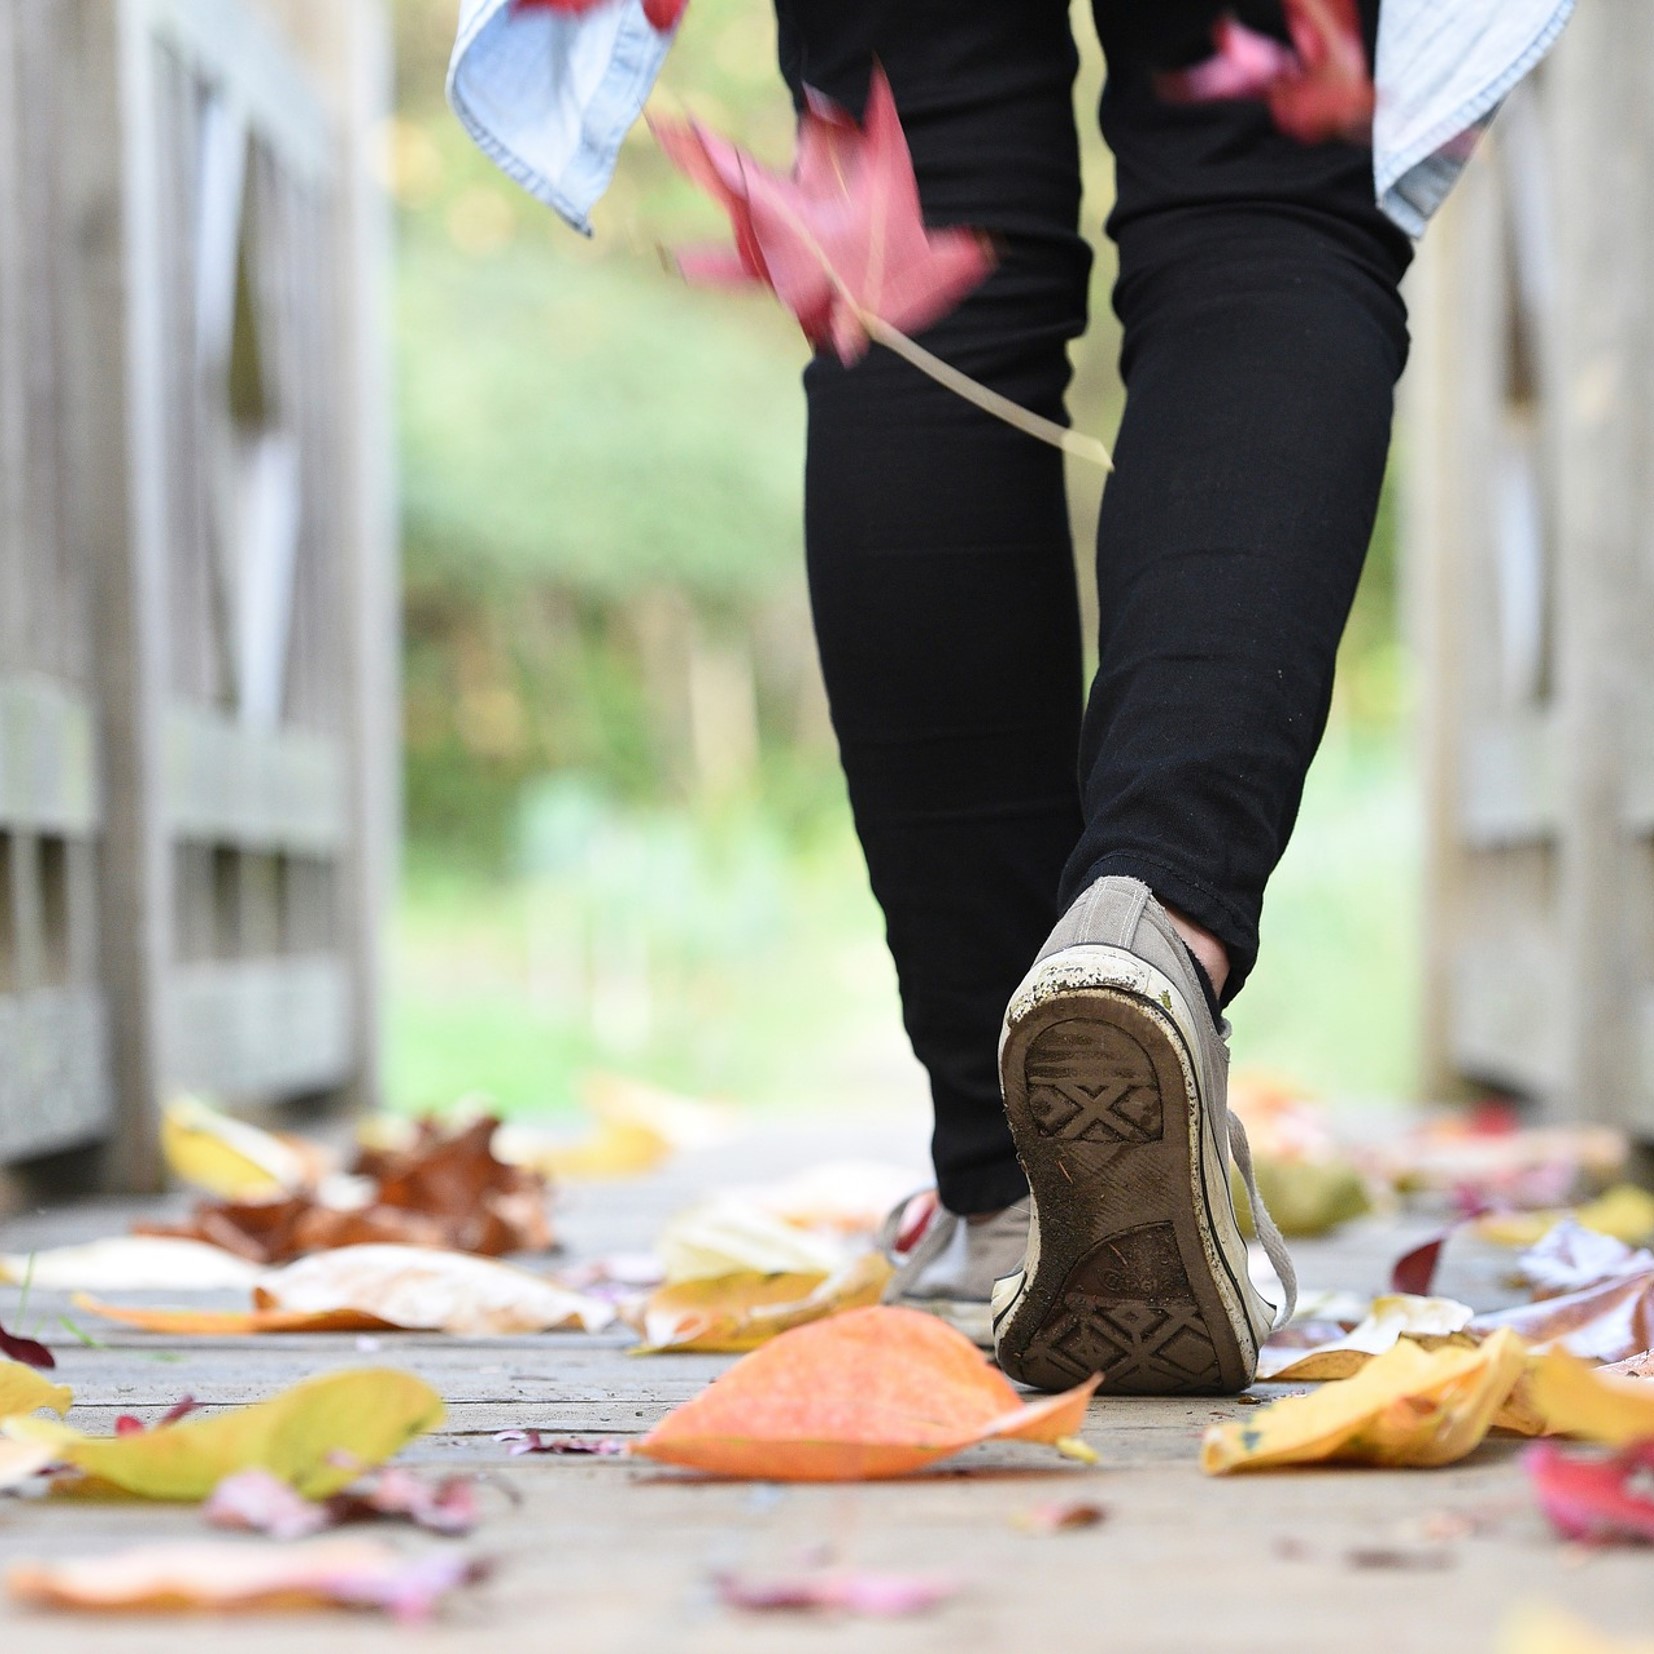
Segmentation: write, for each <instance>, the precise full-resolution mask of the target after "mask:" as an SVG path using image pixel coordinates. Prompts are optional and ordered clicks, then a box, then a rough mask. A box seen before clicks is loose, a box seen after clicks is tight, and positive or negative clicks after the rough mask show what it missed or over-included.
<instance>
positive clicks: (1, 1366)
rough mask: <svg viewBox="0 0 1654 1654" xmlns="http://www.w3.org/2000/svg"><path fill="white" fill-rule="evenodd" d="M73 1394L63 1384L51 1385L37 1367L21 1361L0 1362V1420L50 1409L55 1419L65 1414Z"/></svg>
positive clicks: (73, 1396)
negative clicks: (44, 1408) (56, 1416)
mask: <svg viewBox="0 0 1654 1654" xmlns="http://www.w3.org/2000/svg"><path fill="white" fill-rule="evenodd" d="M74 1399H75V1393H74V1391H73V1390H71V1389H70V1388H69V1386H68V1385H67V1384H53V1383H52V1382H51V1380H50V1379H45V1378H42V1377H41V1376H40V1373H39V1370H38V1369H37V1368H34V1367H31V1366H28V1365H26V1364H25V1363H23V1362H21V1361H0V1419H3V1418H10V1417H11V1415H12V1414H13V1413H33V1412H35V1411H37V1410H38V1409H40V1408H42V1407H47V1408H50V1409H51V1411H52V1412H54V1413H56V1414H57V1415H58V1417H59V1418H62V1416H63V1415H64V1414H65V1413H67V1412H68V1411H69V1405H70V1403H71V1402H73V1401H74Z"/></svg>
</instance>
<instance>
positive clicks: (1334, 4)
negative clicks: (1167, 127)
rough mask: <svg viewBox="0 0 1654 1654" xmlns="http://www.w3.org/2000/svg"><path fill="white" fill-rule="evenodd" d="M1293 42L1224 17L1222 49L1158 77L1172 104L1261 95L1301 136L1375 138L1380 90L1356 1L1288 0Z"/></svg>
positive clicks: (1217, 31) (1219, 34)
mask: <svg viewBox="0 0 1654 1654" xmlns="http://www.w3.org/2000/svg"><path fill="white" fill-rule="evenodd" d="M1283 10H1284V11H1285V14H1286V22H1287V28H1288V30H1289V32H1290V33H1291V36H1292V44H1291V46H1290V47H1288V46H1283V45H1282V44H1281V43H1280V42H1279V41H1278V40H1275V39H1272V38H1271V37H1270V36H1268V35H1263V34H1259V33H1257V32H1256V31H1255V30H1252V29H1249V28H1247V27H1246V25H1245V24H1244V23H1241V22H1239V21H1238V20H1237V19H1235V18H1234V17H1231V16H1228V15H1225V16H1223V17H1221V18H1220V19H1219V20H1218V22H1217V24H1216V26H1215V28H1214V30H1213V46H1214V47H1215V54H1214V55H1213V56H1212V57H1210V58H1208V59H1207V60H1206V61H1205V62H1204V63H1198V64H1196V65H1195V66H1194V67H1193V68H1192V69H1183V70H1179V71H1177V72H1176V73H1173V74H1166V75H1160V76H1157V77H1156V87H1157V89H1158V91H1159V93H1160V95H1161V96H1162V97H1163V98H1165V99H1166V100H1167V101H1168V102H1171V103H1207V102H1211V101H1213V100H1215V99H1229V98H1256V99H1261V100H1262V101H1263V102H1264V103H1267V104H1268V106H1269V113H1270V115H1271V117H1272V118H1273V119H1274V122H1275V124H1276V126H1277V127H1279V128H1280V130H1281V131H1282V132H1285V133H1286V134H1287V135H1288V136H1289V137H1293V138H1296V139H1297V140H1298V141H1299V142H1300V143H1306V144H1315V143H1323V142H1325V141H1326V140H1327V139H1329V138H1342V139H1344V140H1346V141H1347V142H1350V143H1363V144H1364V143H1370V142H1371V141H1372V121H1373V110H1374V108H1375V107H1376V94H1375V93H1374V91H1373V82H1372V76H1371V74H1370V73H1369V72H1368V67H1367V47H1366V42H1365V41H1364V40H1363V38H1362V33H1361V14H1360V12H1359V11H1358V10H1357V8H1356V4H1355V0H1283Z"/></svg>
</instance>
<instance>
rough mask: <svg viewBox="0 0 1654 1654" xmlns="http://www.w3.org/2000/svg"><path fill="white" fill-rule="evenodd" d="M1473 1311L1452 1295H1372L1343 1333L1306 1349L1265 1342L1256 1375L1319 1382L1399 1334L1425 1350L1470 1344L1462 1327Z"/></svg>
mask: <svg viewBox="0 0 1654 1654" xmlns="http://www.w3.org/2000/svg"><path fill="white" fill-rule="evenodd" d="M1475 1313H1476V1312H1475V1311H1474V1310H1473V1309H1472V1308H1471V1307H1470V1305H1469V1304H1461V1303H1460V1302H1459V1301H1458V1300H1457V1299H1456V1298H1420V1297H1415V1296H1413V1295H1412V1294H1410V1293H1405V1292H1396V1293H1390V1294H1387V1295H1385V1296H1384V1297H1380V1298H1375V1299H1373V1302H1372V1307H1371V1308H1370V1309H1369V1310H1368V1311H1367V1315H1366V1318H1365V1319H1364V1320H1363V1321H1362V1322H1361V1323H1360V1325H1359V1326H1357V1327H1355V1328H1354V1329H1353V1330H1352V1331H1350V1332H1348V1333H1346V1334H1345V1335H1344V1337H1342V1338H1338V1339H1334V1340H1332V1341H1331V1342H1329V1343H1326V1344H1317V1345H1315V1346H1314V1347H1313V1348H1310V1349H1307V1350H1291V1349H1278V1348H1271V1347H1270V1346H1268V1345H1266V1346H1265V1347H1264V1349H1263V1351H1262V1354H1261V1357H1260V1359H1259V1363H1258V1377H1259V1378H1261V1379H1267V1380H1268V1381H1269V1382H1270V1383H1272V1384H1286V1383H1295V1384H1302V1383H1306V1382H1314V1383H1317V1384H1321V1383H1325V1382H1327V1381H1328V1380H1330V1379H1338V1378H1349V1377H1351V1376H1352V1375H1353V1374H1355V1373H1358V1372H1360V1371H1361V1369H1362V1368H1363V1367H1365V1366H1366V1365H1367V1363H1368V1362H1369V1361H1370V1360H1372V1358H1373V1357H1374V1356H1375V1355H1381V1354H1383V1352H1384V1351H1385V1350H1387V1349H1391V1348H1393V1347H1394V1345H1395V1344H1396V1342H1397V1340H1398V1339H1402V1338H1409V1339H1412V1340H1413V1341H1414V1342H1415V1343H1418V1344H1420V1345H1422V1346H1423V1347H1424V1348H1425V1349H1438V1348H1440V1347H1441V1345H1442V1344H1444V1343H1446V1342H1449V1341H1451V1342H1454V1343H1457V1344H1460V1345H1462V1346H1464V1347H1465V1348H1469V1347H1470V1346H1471V1345H1473V1344H1474V1343H1475V1339H1473V1338H1469V1337H1466V1336H1465V1335H1464V1331H1463V1329H1464V1328H1465V1327H1467V1326H1468V1325H1469V1324H1470V1322H1471V1320H1472V1318H1473V1317H1474V1316H1475Z"/></svg>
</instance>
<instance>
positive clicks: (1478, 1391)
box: [1200, 1329, 1526, 1476]
mask: <svg viewBox="0 0 1654 1654" xmlns="http://www.w3.org/2000/svg"><path fill="white" fill-rule="evenodd" d="M1525 1356H1526V1347H1525V1346H1524V1345H1523V1343H1522V1340H1521V1339H1520V1338H1518V1337H1517V1336H1516V1335H1515V1334H1514V1333H1512V1332H1507V1331H1504V1330H1503V1329H1501V1330H1500V1331H1499V1332H1496V1333H1494V1334H1493V1336H1492V1337H1491V1338H1489V1339H1488V1340H1487V1341H1486V1342H1485V1343H1483V1344H1480V1345H1478V1346H1477V1347H1476V1348H1474V1349H1457V1348H1452V1347H1447V1348H1442V1349H1438V1350H1425V1349H1422V1348H1420V1346H1419V1345H1418V1344H1416V1343H1413V1342H1412V1341H1410V1340H1407V1339H1403V1340H1402V1341H1401V1342H1400V1343H1398V1344H1396V1345H1395V1346H1394V1347H1393V1348H1391V1349H1388V1350H1386V1351H1385V1352H1384V1353H1383V1354H1382V1355H1376V1356H1374V1357H1373V1358H1372V1359H1371V1360H1370V1361H1369V1362H1368V1363H1367V1365H1366V1366H1365V1367H1363V1368H1362V1369H1361V1371H1360V1372H1358V1373H1357V1374H1356V1375H1355V1376H1354V1377H1353V1378H1346V1379H1342V1380H1339V1381H1337V1382H1335V1383H1331V1384H1324V1385H1322V1386H1321V1388H1320V1389H1318V1390H1315V1391H1312V1392H1311V1393H1310V1394H1308V1395H1303V1396H1289V1397H1287V1398H1286V1399H1285V1400H1284V1401H1277V1402H1274V1403H1273V1404H1272V1405H1270V1406H1268V1407H1264V1408H1260V1409H1259V1410H1258V1411H1257V1412H1255V1413H1253V1414H1252V1415H1251V1417H1250V1418H1247V1419H1244V1420H1236V1421H1234V1422H1232V1423H1226V1424H1219V1425H1214V1426H1213V1427H1212V1428H1211V1429H1210V1430H1208V1431H1207V1432H1206V1439H1205V1441H1204V1442H1203V1443H1202V1444H1201V1454H1200V1466H1201V1469H1202V1470H1204V1471H1205V1472H1206V1473H1207V1474H1208V1475H1211V1476H1217V1475H1221V1474H1223V1473H1224V1472H1225V1471H1231V1470H1264V1469H1269V1468H1271V1467H1273V1466H1277V1465H1291V1464H1322V1463H1331V1462H1337V1463H1346V1464H1375V1465H1443V1464H1452V1463H1453V1462H1454V1461H1455V1460H1457V1459H1462V1458H1463V1457H1464V1456H1465V1455H1466V1454H1467V1453H1470V1452H1472V1451H1474V1450H1475V1448H1476V1447H1477V1446H1478V1445H1479V1444H1480V1442H1481V1441H1482V1438H1483V1437H1484V1436H1486V1435H1487V1433H1488V1430H1489V1429H1490V1428H1491V1426H1492V1423H1493V1417H1494V1414H1495V1413H1497V1412H1498V1410H1499V1408H1500V1407H1501V1406H1502V1405H1503V1403H1504V1401H1505V1398H1506V1397H1507V1396H1508V1395H1509V1394H1510V1392H1511V1389H1512V1387H1513V1386H1514V1385H1515V1383H1516V1380H1517V1378H1518V1377H1519V1376H1520V1374H1521V1372H1522V1366H1523V1362H1524V1359H1525Z"/></svg>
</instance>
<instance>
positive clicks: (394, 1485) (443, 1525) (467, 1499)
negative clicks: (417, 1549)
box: [201, 1466, 481, 1540]
mask: <svg viewBox="0 0 1654 1654" xmlns="http://www.w3.org/2000/svg"><path fill="white" fill-rule="evenodd" d="M201 1514H202V1515H203V1516H204V1517H205V1518H206V1520H207V1521H208V1522H209V1523H211V1524H212V1525H213V1526H214V1527H218V1528H230V1529H235V1530H239V1531H242V1532H248V1533H262V1534H266V1535H268V1536H269V1537H270V1538H272V1539H284V1540H292V1539H307V1538H309V1537H310V1536H311V1535H313V1534H317V1533H320V1532H321V1531H322V1530H323V1529H324V1528H332V1527H339V1526H342V1525H343V1524H345V1523H347V1522H363V1521H370V1520H374V1519H377V1518H381V1517H399V1518H403V1519H405V1520H407V1521H410V1522H413V1523H415V1524H416V1525H417V1526H419V1527H422V1528H425V1529H427V1530H429V1531H430V1532H432V1533H441V1534H447V1535H450V1536H453V1535H458V1534H465V1533H469V1532H470V1531H471V1530H472V1528H474V1527H475V1526H476V1525H477V1522H478V1521H479V1520H480V1518H481V1512H480V1510H479V1509H478V1505H477V1489H476V1482H475V1481H474V1480H473V1479H472V1478H471V1477H469V1476H445V1477H443V1478H442V1479H441V1480H440V1481H436V1482H431V1481H427V1480H425V1479H424V1478H423V1477H420V1476H417V1475H415V1474H414V1472H412V1471H411V1470H403V1469H400V1468H398V1467H396V1466H392V1467H390V1468H389V1469H386V1470H382V1471H380V1472H378V1473H377V1474H376V1475H373V1476H369V1477H366V1478H364V1479H363V1480H362V1481H360V1482H358V1483H356V1484H354V1485H353V1486H351V1487H349V1488H346V1489H345V1490H344V1491H343V1492H342V1493H335V1494H333V1495H332V1496H331V1497H329V1498H327V1499H322V1500H311V1499H306V1498H304V1497H303V1495H301V1494H299V1493H297V1492H295V1491H294V1489H293V1488H292V1487H291V1486H289V1485H288V1483H286V1482H284V1481H283V1480H282V1479H281V1478H280V1477H279V1476H274V1475H272V1474H271V1473H270V1472H269V1471H268V1470H259V1469H253V1470H241V1471H237V1472H236V1474H235V1475H233V1476H227V1477H225V1479H224V1480H223V1481H222V1482H220V1483H219V1484H218V1486H217V1487H216V1488H214V1489H213V1492H212V1496H211V1497H210V1498H209V1499H208V1500H207V1502H206V1504H205V1505H204V1506H203V1507H202V1511H201Z"/></svg>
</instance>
